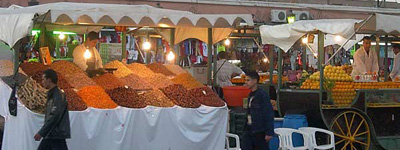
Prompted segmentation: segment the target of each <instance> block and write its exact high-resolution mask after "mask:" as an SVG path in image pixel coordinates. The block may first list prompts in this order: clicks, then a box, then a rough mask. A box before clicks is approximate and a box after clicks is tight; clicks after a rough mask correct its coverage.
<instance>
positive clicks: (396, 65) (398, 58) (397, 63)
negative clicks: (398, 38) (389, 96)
mask: <svg viewBox="0 0 400 150" xmlns="http://www.w3.org/2000/svg"><path fill="white" fill-rule="evenodd" d="M392 47H393V52H394V54H395V56H394V60H393V68H392V72H391V73H390V75H389V76H390V78H391V79H392V81H395V79H396V77H397V76H398V75H400V45H398V44H392Z"/></svg>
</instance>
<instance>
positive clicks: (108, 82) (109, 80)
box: [92, 73, 125, 90]
mask: <svg viewBox="0 0 400 150" xmlns="http://www.w3.org/2000/svg"><path fill="white" fill-rule="evenodd" d="M92 79H93V81H94V82H96V83H97V85H99V86H101V87H102V88H104V89H105V90H111V89H115V88H118V87H123V86H125V85H124V83H122V82H121V81H120V80H119V79H118V78H117V77H115V76H114V75H112V74H110V73H106V74H103V75H101V76H97V77H94V78H92Z"/></svg>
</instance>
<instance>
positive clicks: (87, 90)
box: [78, 86, 118, 109]
mask: <svg viewBox="0 0 400 150" xmlns="http://www.w3.org/2000/svg"><path fill="white" fill-rule="evenodd" d="M78 95H79V96H80V97H81V98H82V100H83V101H84V102H85V103H86V105H87V106H89V107H94V108H100V109H113V108H116V107H117V106H118V105H117V104H116V103H114V101H112V100H111V98H110V97H109V96H108V95H107V93H106V92H105V91H104V90H103V88H101V87H100V86H87V87H83V88H81V89H80V90H79V91H78Z"/></svg>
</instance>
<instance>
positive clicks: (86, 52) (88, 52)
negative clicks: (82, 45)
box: [83, 49, 92, 59]
mask: <svg viewBox="0 0 400 150" xmlns="http://www.w3.org/2000/svg"><path fill="white" fill-rule="evenodd" d="M83 57H85V59H89V58H90V57H92V53H90V51H89V49H86V51H85V53H84V54H83Z"/></svg>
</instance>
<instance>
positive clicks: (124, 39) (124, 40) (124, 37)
mask: <svg viewBox="0 0 400 150" xmlns="http://www.w3.org/2000/svg"><path fill="white" fill-rule="evenodd" d="M121 38H122V40H121V42H122V44H121V45H122V60H126V31H125V30H124V31H123V32H122V35H121Z"/></svg>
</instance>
